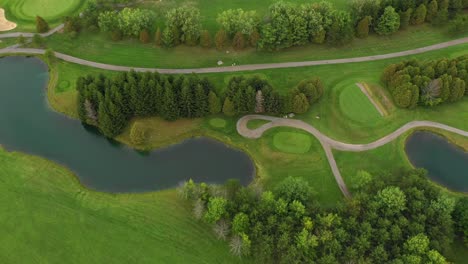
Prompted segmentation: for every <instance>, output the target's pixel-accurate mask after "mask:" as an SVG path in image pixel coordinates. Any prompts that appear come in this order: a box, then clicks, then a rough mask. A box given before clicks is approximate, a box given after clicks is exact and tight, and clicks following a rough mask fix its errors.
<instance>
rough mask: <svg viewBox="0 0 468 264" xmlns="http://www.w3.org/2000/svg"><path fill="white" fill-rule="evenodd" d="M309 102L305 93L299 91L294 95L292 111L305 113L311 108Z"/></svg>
mask: <svg viewBox="0 0 468 264" xmlns="http://www.w3.org/2000/svg"><path fill="white" fill-rule="evenodd" d="M309 107H310V105H309V102H308V100H307V97H306V96H305V95H304V94H303V93H299V94H296V95H294V96H293V101H292V111H293V112H294V113H296V114H303V113H305V112H307V110H309Z"/></svg>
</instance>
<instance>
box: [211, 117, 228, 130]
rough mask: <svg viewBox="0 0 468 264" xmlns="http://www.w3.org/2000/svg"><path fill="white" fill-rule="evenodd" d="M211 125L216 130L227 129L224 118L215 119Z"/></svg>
mask: <svg viewBox="0 0 468 264" xmlns="http://www.w3.org/2000/svg"><path fill="white" fill-rule="evenodd" d="M210 125H211V126H212V127H214V128H224V127H226V120H224V119H223V118H219V117H215V118H212V119H210Z"/></svg>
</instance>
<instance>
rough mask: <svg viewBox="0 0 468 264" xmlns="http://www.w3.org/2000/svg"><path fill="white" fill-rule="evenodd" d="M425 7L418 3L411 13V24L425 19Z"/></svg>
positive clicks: (416, 23)
mask: <svg viewBox="0 0 468 264" xmlns="http://www.w3.org/2000/svg"><path fill="white" fill-rule="evenodd" d="M426 14H427V9H426V6H425V5H424V4H420V5H419V6H418V8H416V10H415V11H414V13H413V17H412V18H411V24H413V25H420V24H422V23H424V21H425V20H426Z"/></svg>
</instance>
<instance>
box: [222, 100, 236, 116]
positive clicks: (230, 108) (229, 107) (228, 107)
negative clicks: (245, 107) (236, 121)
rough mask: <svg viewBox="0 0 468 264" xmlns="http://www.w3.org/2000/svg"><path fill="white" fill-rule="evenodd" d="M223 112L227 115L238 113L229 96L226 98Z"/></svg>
mask: <svg viewBox="0 0 468 264" xmlns="http://www.w3.org/2000/svg"><path fill="white" fill-rule="evenodd" d="M223 113H224V114H225V115H227V116H234V115H235V114H236V111H235V109H234V104H233V103H232V102H231V100H229V97H226V99H225V100H224V105H223Z"/></svg>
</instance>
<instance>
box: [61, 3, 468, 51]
mask: <svg viewBox="0 0 468 264" xmlns="http://www.w3.org/2000/svg"><path fill="white" fill-rule="evenodd" d="M101 2H102V3H101ZM467 2H468V1H466V0H410V1H406V0H381V1H375V0H356V1H353V2H352V3H351V4H350V5H351V11H350V12H348V11H343V10H337V9H335V8H334V7H333V5H332V4H331V3H330V2H325V1H322V2H320V3H309V4H303V5H296V4H293V3H290V2H283V1H279V2H276V3H273V4H272V5H271V6H270V7H269V11H268V13H267V14H266V15H265V17H263V18H262V17H260V16H259V15H258V13H257V12H256V11H246V10H243V9H230V10H226V11H223V12H221V13H220V14H219V15H218V17H217V22H218V24H219V25H220V30H219V31H218V32H217V33H216V35H214V36H213V37H212V36H211V34H210V32H209V31H207V30H203V28H202V26H201V17H200V11H199V10H198V9H197V8H195V7H192V6H182V7H177V8H174V9H171V10H169V11H168V12H167V13H166V15H165V22H166V23H165V24H166V25H165V27H164V28H163V29H161V28H154V25H155V23H154V19H155V16H154V14H153V13H152V12H151V11H148V10H142V9H136V8H133V9H132V8H128V7H126V8H124V9H123V10H119V9H120V8H121V6H122V5H115V4H109V3H107V2H106V1H104V0H99V1H98V3H97V4H96V3H90V4H89V5H88V7H87V8H86V10H85V11H84V12H83V16H82V17H81V18H78V19H79V20H82V21H83V23H82V24H84V25H87V27H89V28H95V27H96V25H99V28H100V29H101V31H104V32H110V33H111V36H112V38H113V39H115V40H118V39H120V38H121V37H122V36H133V37H139V38H140V40H141V41H142V42H144V43H147V42H152V41H154V42H155V43H156V44H157V45H160V46H165V47H172V46H176V45H179V44H186V45H190V46H193V45H201V46H203V47H207V48H208V47H212V46H213V45H214V46H215V47H216V48H218V49H223V48H225V47H226V46H227V45H228V44H232V46H233V47H234V48H235V49H243V48H245V47H247V46H252V47H257V48H260V49H264V50H279V49H283V48H288V47H291V46H299V45H304V44H307V43H319V44H321V43H329V44H332V45H340V44H345V43H348V42H350V41H351V40H352V39H353V38H354V36H357V37H359V38H365V37H367V36H368V35H369V33H370V32H376V33H377V34H380V35H389V34H392V33H394V32H396V31H397V30H399V29H400V28H406V27H407V26H408V25H410V24H411V25H419V24H422V23H425V22H428V23H432V24H443V23H445V22H447V21H448V20H449V19H450V18H454V17H455V16H456V15H457V14H459V13H460V11H461V10H462V9H463V8H467V7H468V3H467ZM68 21H71V20H70V19H69V20H68ZM465 21H466V19H461V18H460V19H456V20H455V21H454V22H453V23H455V25H454V27H453V29H452V30H451V31H452V32H454V33H457V32H460V31H463V27H464V25H466V22H465ZM79 29H80V27H76V28H74V29H73V30H71V31H73V32H78V31H79Z"/></svg>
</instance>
